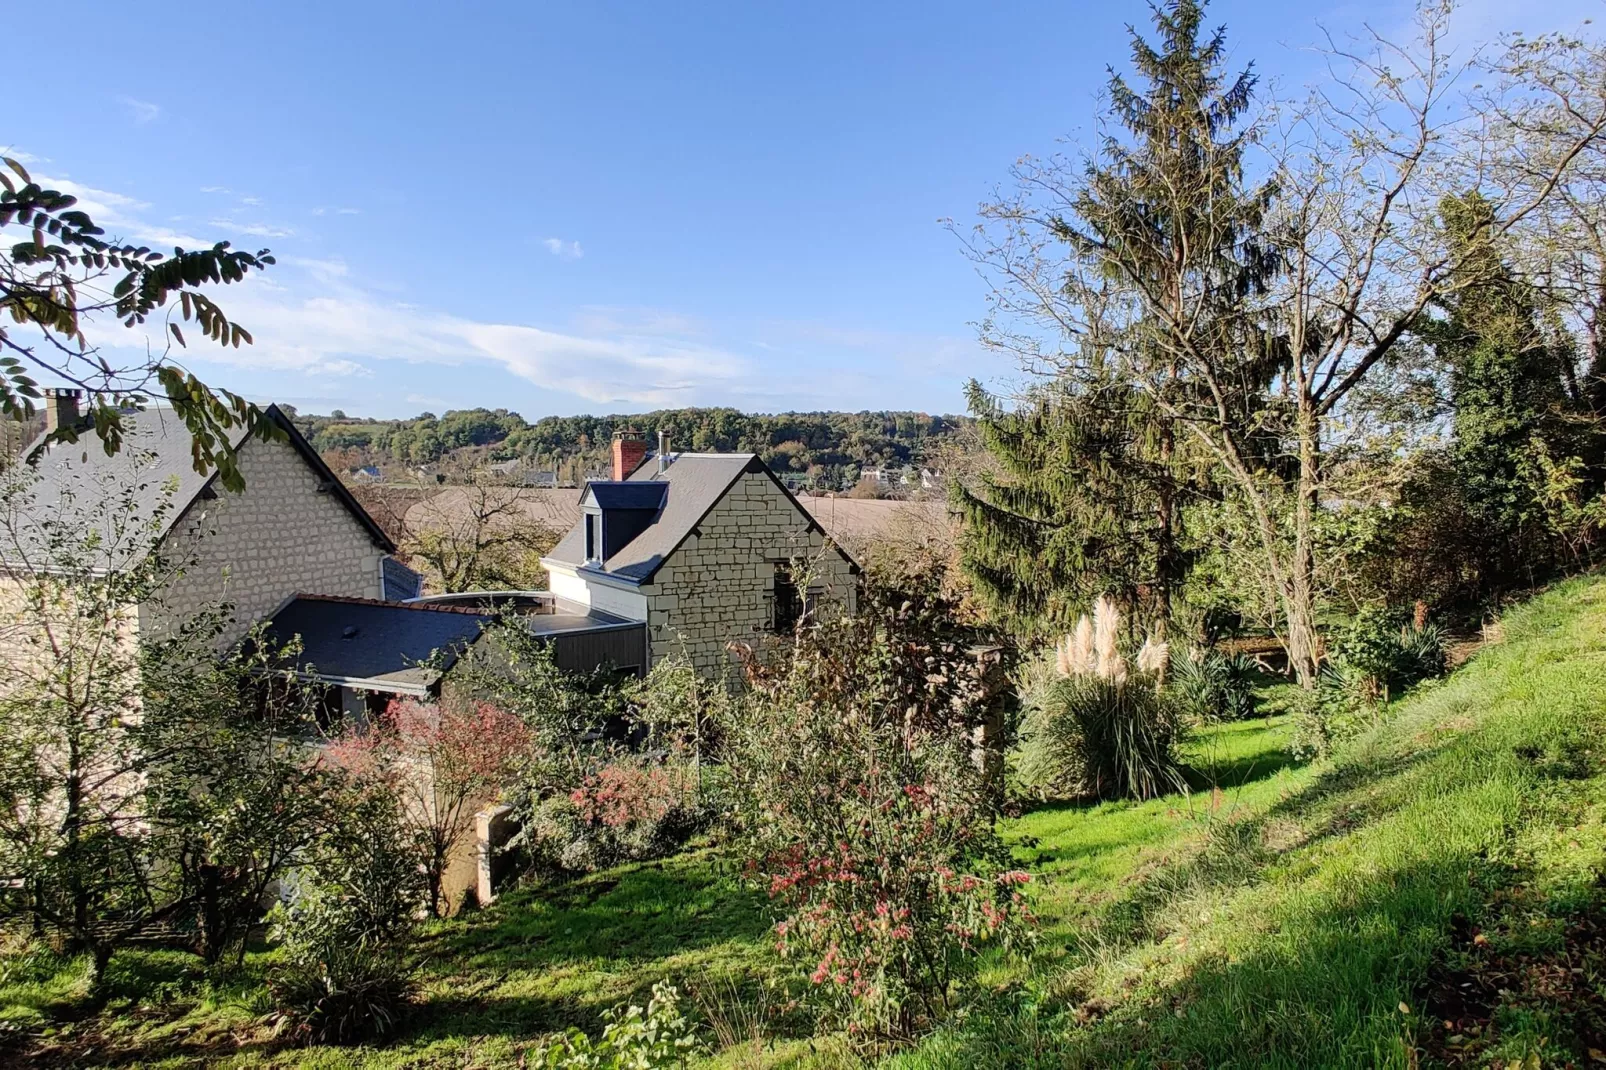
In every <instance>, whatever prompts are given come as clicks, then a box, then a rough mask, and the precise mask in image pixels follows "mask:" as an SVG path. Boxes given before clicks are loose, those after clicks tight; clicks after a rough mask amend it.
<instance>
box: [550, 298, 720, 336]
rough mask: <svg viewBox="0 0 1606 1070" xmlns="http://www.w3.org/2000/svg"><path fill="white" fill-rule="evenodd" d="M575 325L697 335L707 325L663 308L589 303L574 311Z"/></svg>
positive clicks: (595, 330)
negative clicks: (621, 306) (624, 306)
mask: <svg viewBox="0 0 1606 1070" xmlns="http://www.w3.org/2000/svg"><path fill="white" fill-rule="evenodd" d="M573 327H574V329H575V330H577V331H580V332H582V333H584V334H610V335H626V336H634V335H641V336H664V335H670V336H676V337H682V338H684V337H696V336H698V335H703V334H706V333H707V327H706V326H705V325H704V324H702V323H699V322H698V321H697V320H695V319H693V318H692V317H690V316H683V315H681V314H680V313H678V312H669V311H666V310H664V309H661V308H620V307H617V306H612V305H587V306H586V307H584V308H582V309H581V310H580V311H579V312H577V313H576V314H575V317H574V323H573Z"/></svg>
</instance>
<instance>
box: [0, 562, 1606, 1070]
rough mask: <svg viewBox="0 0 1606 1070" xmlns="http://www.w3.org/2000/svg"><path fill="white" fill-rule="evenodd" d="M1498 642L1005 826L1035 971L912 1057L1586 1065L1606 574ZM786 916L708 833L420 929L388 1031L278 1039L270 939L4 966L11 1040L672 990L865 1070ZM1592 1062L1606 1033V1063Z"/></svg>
mask: <svg viewBox="0 0 1606 1070" xmlns="http://www.w3.org/2000/svg"><path fill="white" fill-rule="evenodd" d="M1503 633H1504V635H1503V638H1502V639H1501V641H1499V642H1497V643H1495V644H1493V645H1491V646H1489V647H1487V648H1485V649H1484V650H1483V651H1481V652H1480V653H1479V654H1478V655H1477V656H1476V657H1474V658H1473V659H1472V660H1471V661H1470V662H1469V663H1468V664H1466V665H1465V666H1463V667H1462V668H1460V669H1459V670H1458V671H1457V672H1456V673H1455V674H1453V675H1452V676H1451V677H1450V678H1448V679H1447V680H1444V681H1442V682H1440V683H1438V684H1436V685H1432V686H1430V687H1427V688H1425V689H1423V690H1421V691H1419V692H1418V693H1416V694H1414V695H1413V696H1411V697H1409V698H1407V699H1406V700H1404V701H1402V702H1400V703H1397V704H1396V705H1395V706H1394V708H1393V709H1391V710H1389V711H1388V712H1387V713H1386V714H1385V715H1383V716H1382V717H1380V718H1379V723H1378V724H1377V725H1375V726H1374V727H1373V728H1372V729H1370V730H1369V731H1368V732H1367V733H1366V734H1364V735H1363V736H1362V737H1361V738H1359V739H1357V740H1355V741H1353V742H1351V743H1350V744H1348V745H1346V746H1345V747H1343V748H1342V749H1341V750H1340V751H1339V752H1338V753H1337V754H1336V755H1335V756H1334V757H1332V758H1330V759H1326V760H1323V761H1318V762H1313V763H1308V764H1299V763H1295V762H1293V761H1292V759H1291V758H1290V757H1289V754H1288V750H1287V747H1286V743H1287V739H1288V734H1289V731H1290V724H1289V720H1288V718H1287V716H1286V715H1279V716H1275V717H1272V718H1270V719H1267V720H1255V721H1250V722H1243V723H1237V724H1229V725H1223V726H1217V727H1214V728H1210V729H1207V730H1205V731H1203V732H1201V733H1200V734H1199V735H1198V736H1197V737H1196V739H1195V740H1194V742H1193V743H1192V744H1191V749H1190V760H1191V764H1192V765H1193V768H1194V790H1193V791H1192V792H1191V793H1189V794H1187V795H1176V796H1171V797H1168V798H1164V799H1159V800H1156V801H1153V802H1148V803H1143V804H1126V803H1106V804H1102V805H1099V806H1093V807H1086V806H1056V807H1046V808H1041V809H1037V810H1034V811H1030V812H1028V813H1025V814H1023V815H1022V816H1020V817H1018V818H1015V819H1012V820H1010V821H1009V822H1007V824H1006V828H1005V834H1006V836H1007V838H1008V839H1009V841H1010V842H1011V843H1012V844H1013V845H1014V849H1015V851H1016V853H1017V856H1018V857H1019V859H1020V860H1021V862H1022V863H1023V865H1024V866H1025V868H1027V869H1029V870H1031V871H1032V872H1033V873H1034V874H1035V875H1036V880H1035V882H1034V883H1035V886H1036V888H1037V891H1036V900H1035V907H1034V909H1035V911H1036V912H1037V914H1038V915H1039V918H1040V920H1041V924H1040V935H1039V940H1038V944H1037V948H1036V951H1035V952H1034V954H1033V956H1032V957H1031V959H1030V961H1028V962H1024V963H1022V962H1019V961H1006V960H997V961H992V962H989V963H988V964H987V972H986V980H987V982H988V989H987V995H986V996H985V997H984V998H983V999H981V1000H980V1001H979V1002H978V1003H977V1004H976V1005H975V1006H973V1007H971V1008H969V1009H968V1011H967V1012H966V1013H965V1015H963V1016H962V1017H961V1018H960V1019H959V1020H957V1021H955V1022H954V1023H952V1024H951V1025H950V1026H948V1027H947V1028H946V1029H945V1030H943V1031H941V1032H939V1033H938V1034H936V1035H934V1036H932V1037H930V1038H928V1039H927V1040H926V1041H925V1042H924V1043H923V1044H921V1045H920V1046H918V1047H917V1048H915V1049H913V1050H910V1051H905V1052H902V1053H897V1054H894V1055H891V1056H889V1057H887V1060H886V1061H887V1062H888V1063H889V1064H890V1065H893V1066H897V1067H905V1068H916V1067H921V1068H926V1067H931V1068H935V1067H965V1066H1034V1065H1042V1066H1049V1065H1052V1066H1108V1065H1134V1066H1149V1065H1154V1066H1161V1065H1169V1066H1180V1065H1186V1066H1222V1065H1238V1066H1243V1065H1257V1066H1260V1065H1264V1066H1287V1067H1303V1066H1317V1065H1326V1066H1379V1065H1381V1066H1401V1067H1404V1066H1415V1065H1422V1064H1446V1063H1449V1064H1457V1063H1469V1064H1474V1063H1486V1062H1493V1063H1495V1064H1496V1065H1502V1066H1504V1065H1508V1064H1509V1063H1511V1062H1512V1061H1513V1060H1515V1061H1517V1063H1518V1064H1519V1065H1527V1066H1539V1065H1544V1066H1550V1065H1567V1064H1568V1063H1569V1062H1571V1063H1574V1064H1577V1065H1587V1064H1588V1063H1589V1062H1590V1061H1591V1060H1592V1059H1599V1060H1606V1055H1597V1054H1595V1053H1596V1052H1599V1051H1600V1050H1602V1049H1606V1015H1603V1009H1606V998H1603V992H1606V988H1603V986H1606V954H1603V953H1606V938H1603V937H1602V936H1601V935H1600V934H1599V931H1598V929H1597V926H1598V925H1599V923H1600V918H1601V917H1602V913H1601V907H1602V894H1603V893H1602V887H1601V883H1600V874H1601V873H1602V871H1603V866H1606V853H1603V848H1606V837H1603V835H1602V833H1603V831H1606V828H1603V825H1606V765H1603V759H1606V750H1603V746H1606V734H1603V732H1602V728H1603V726H1606V581H1603V580H1599V579H1584V580H1578V581H1574V582H1571V583H1568V584H1564V585H1562V586H1560V587H1558V588H1556V589H1554V590H1552V591H1550V592H1548V593H1546V594H1544V595H1542V596H1540V597H1539V598H1537V599H1535V600H1534V601H1533V602H1531V603H1529V604H1527V605H1525V606H1522V607H1520V608H1518V609H1516V610H1514V611H1513V612H1512V613H1510V614H1509V615H1508V616H1507V618H1506V620H1505V621H1504V622H1503ZM767 945H768V936H767V922H766V917H765V913H764V904H763V903H762V902H761V901H760V900H759V899H757V898H755V897H754V896H753V895H751V894H750V893H747V892H744V891H743V890H742V889H741V888H740V887H739V886H738V885H737V884H736V883H735V882H734V881H733V880H732V879H731V878H730V877H729V875H728V874H726V873H725V872H724V870H723V869H722V866H721V860H720V857H719V856H718V855H717V853H716V852H714V851H712V850H711V849H704V850H701V851H698V852H693V853H688V854H685V855H681V856H679V857H676V858H673V859H670V860H667V861H664V862H661V863H655V864H649V865H637V866H629V867H623V868H619V869H615V870H611V871H608V872H604V873H599V874H596V875H594V876H592V877H589V878H587V879H585V880H581V881H577V882H575V883H573V884H569V885H566V886H564V887H562V888H559V889H556V890H547V891H544V892H539V891H535V890H526V891H521V892H518V893H516V894H513V895H510V896H507V897H505V898H504V899H503V900H502V901H501V902H500V903H498V904H497V905H496V906H495V907H493V908H491V909H489V910H486V911H484V912H481V913H479V914H476V915H472V916H470V917H468V918H466V919H464V920H460V921H452V922H446V923H440V924H437V925H434V926H432V927H431V929H430V930H429V933H428V936H427V938H426V940H425V942H424V945H423V963H422V967H421V973H422V977H423V991H422V997H421V1000H420V1002H419V1005H418V1006H417V1008H416V1010H415V1011H414V1012H413V1013H412V1014H411V1015H410V1016H409V1018H408V1020H407V1022H406V1023H405V1028H404V1030H403V1033H402V1035H401V1036H400V1037H399V1038H398V1039H397V1040H396V1041H395V1042H394V1043H393V1044H391V1045H389V1046H387V1047H385V1048H383V1049H349V1050H342V1049H327V1048H323V1049H287V1048H283V1047H281V1046H279V1045H278V1044H277V1042H276V1041H275V1040H274V1038H273V1036H272V1031H271V1028H270V1026H269V1024H268V1022H267V1015H268V1014H269V1012H270V1010H271V1006H270V1004H269V1001H268V999H267V996H266V992H265V989H264V986H263V977H264V975H265V971H266V970H267V968H268V966H269V964H270V962H271V957H272V953H271V952H269V951H253V952H252V953H251V954H250V955H248V956H247V958H246V961H245V964H244V966H243V967H242V968H241V969H240V970H239V971H238V972H236V973H234V974H233V975H231V976H227V977H225V978H222V979H217V980H213V979H209V978H208V977H207V976H206V975H205V974H204V972H203V971H201V970H200V969H199V967H198V966H197V965H196V962H195V960H194V959H193V958H192V957H191V956H188V955H185V954H182V953H177V952H165V951H138V950H136V951H132V952H128V953H126V954H122V955H120V956H119V957H118V958H117V959H116V960H114V962H113V965H112V985H111V998H110V999H109V1001H108V1002H107V1003H106V1004H105V1006H103V1007H100V1008H98V1009H92V1008H88V1007H86V1006H85V1005H84V1004H83V990H82V986H83V977H84V971H83V964H82V963H81V962H78V961H74V960H71V959H62V958H60V957H57V956H55V955H52V954H49V953H48V952H42V951H35V952H32V953H24V952H22V951H16V952H13V953H12V954H10V955H9V956H8V957H5V958H3V959H0V1020H3V1022H4V1025H3V1026H0V1028H3V1029H4V1032H0V1038H3V1039H0V1043H6V1044H8V1045H9V1046H8V1047H6V1048H0V1058H3V1057H5V1056H7V1055H9V1056H11V1057H13V1058H18V1057H22V1056H23V1053H24V1052H27V1053H28V1055H29V1056H30V1057H31V1058H32V1059H33V1060H34V1061H35V1062H37V1063H38V1064H41V1065H47V1064H49V1063H52V1062H55V1063H63V1064H65V1063H72V1064H74V1065H80V1066H93V1065H134V1064H138V1065H145V1066H163V1065H167V1066H187V1065H198V1064H207V1065H211V1064H221V1065H229V1066H308V1067H314V1066H315V1067H347V1066H352V1067H356V1066H363V1067H403V1066H420V1067H423V1066H428V1067H447V1066H452V1067H464V1066H498V1065H508V1066H513V1065H518V1064H519V1061H520V1053H521V1052H522V1051H523V1050H524V1049H526V1048H528V1047H529V1046H530V1044H531V1042H532V1038H534V1037H535V1036H538V1035H539V1034H541V1033H543V1032H548V1031H551V1030H555V1029H558V1028H561V1027H563V1026H566V1025H571V1024H572V1025H579V1026H581V1027H582V1028H588V1029H592V1028H595V1027H596V1025H597V1023H598V1021H599V1016H600V1014H601V1012H602V1011H603V1010H604V1009H606V1008H608V1007H610V1006H612V1005H614V1004H616V1003H618V1002H619V1001H621V1000H626V999H631V998H640V997H642V996H643V995H644V994H645V992H646V991H647V989H649V988H650V986H651V985H652V983H653V982H654V981H657V980H659V979H661V978H664V977H669V978H673V979H675V980H677V981H678V982H679V983H680V984H681V985H682V986H683V987H684V988H686V989H687V990H688V991H690V992H692V993H693V994H694V995H695V996H696V997H697V1000H696V1003H697V1004H698V1005H699V1006H698V1013H700V1014H702V1015H704V1016H705V1017H707V1018H709V1019H711V1020H712V1021H713V1022H714V1023H715V1024H716V1025H717V1026H718V1029H717V1030H714V1031H711V1037H715V1036H717V1037H718V1038H719V1039H720V1040H722V1041H723V1042H724V1045H725V1048H724V1050H723V1051H722V1052H720V1053H719V1054H718V1055H717V1056H716V1057H715V1062H716V1063H717V1064H719V1065H726V1066H750V1065H811V1066H831V1065H844V1064H851V1063H853V1062H854V1061H855V1059H854V1057H853V1056H852V1055H851V1054H850V1053H848V1052H847V1051H846V1049H845V1046H844V1045H843V1044H842V1043H841V1042H840V1040H839V1038H832V1037H814V1038H811V1037H809V1036H808V1035H807V1029H806V1023H804V1022H802V1021H801V1020H800V1019H799V1018H798V1016H797V1015H796V1014H794V1013H789V1012H788V1009H787V1008H786V1007H785V1006H784V1005H783V1004H782V1002H781V1001H780V999H779V998H778V997H774V996H771V995H769V994H768V993H770V992H772V991H774V990H773V989H771V988H768V987H766V985H765V984H764V980H765V978H766V977H767V976H768V973H767V971H769V970H771V969H772V968H773V963H772V956H771V955H770V954H769V951H768V946H767ZM1592 1049H1593V1050H1592Z"/></svg>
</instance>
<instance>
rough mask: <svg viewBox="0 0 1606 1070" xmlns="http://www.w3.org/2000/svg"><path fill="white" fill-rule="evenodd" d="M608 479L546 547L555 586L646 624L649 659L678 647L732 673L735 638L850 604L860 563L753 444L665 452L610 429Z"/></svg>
mask: <svg viewBox="0 0 1606 1070" xmlns="http://www.w3.org/2000/svg"><path fill="white" fill-rule="evenodd" d="M612 476H613V478H612V479H609V480H592V481H590V482H588V483H587V484H586V486H585V488H584V490H583V492H582V494H581V501H580V509H581V516H580V522H579V523H578V524H576V525H575V526H574V528H573V529H572V530H570V532H569V533H568V534H567V535H566V536H565V537H564V538H563V539H562V540H561V541H560V542H559V543H558V544H557V546H556V547H554V548H553V550H552V552H551V553H550V554H549V555H548V556H547V557H545V558H543V559H542V564H543V565H545V566H546V568H547V571H548V574H549V577H550V581H549V582H550V587H551V589H552V593H553V594H554V595H556V596H558V597H561V598H563V599H566V600H568V601H570V602H573V603H575V604H577V605H581V606H585V607H587V608H590V609H595V610H600V611H603V612H606V613H608V614H611V615H613V616H615V617H618V618H621V619H624V620H631V621H639V622H643V623H645V624H646V629H645V634H644V642H645V644H646V650H645V651H644V663H645V664H646V665H647V666H649V667H650V666H651V665H652V664H653V663H655V662H657V661H658V660H660V659H661V658H663V657H665V656H667V655H668V654H670V653H671V652H674V651H682V652H684V653H685V654H686V655H687V656H688V657H689V658H690V659H691V661H692V663H693V664H695V665H696V666H697V668H698V669H699V670H700V671H701V672H703V673H704V674H706V675H708V676H710V677H715V678H718V677H724V678H726V679H731V678H733V676H734V673H735V661H734V659H733V658H732V657H731V656H730V654H729V652H728V650H727V644H728V643H730V642H732V641H749V642H750V641H753V640H755V639H757V638H759V637H761V636H763V635H765V634H785V633H789V632H790V631H791V630H792V628H793V626H794V625H795V624H796V623H797V621H798V619H799V617H800V616H803V615H808V614H813V613H816V612H826V611H846V612H848V613H852V612H854V610H855V599H856V591H857V578H856V577H857V574H858V571H859V570H858V566H857V565H856V564H854V562H853V560H852V558H850V557H849V556H848V555H847V553H846V552H845V551H843V550H842V549H841V547H839V546H837V545H836V544H835V543H834V542H833V541H832V540H831V539H830V538H829V537H828V536H827V535H826V532H825V529H824V528H823V527H821V526H820V524H819V522H818V521H816V520H815V519H814V517H813V516H811V515H810V514H809V512H808V511H807V510H805V509H804V508H803V507H802V506H801V505H800V504H798V501H797V499H796V498H794V497H792V495H791V493H790V492H789V491H788V490H787V489H786V488H785V487H784V486H782V485H781V482H780V481H779V480H778V479H777V478H776V477H775V475H774V474H773V473H771V472H770V470H769V468H768V467H767V466H766V465H765V464H764V462H763V461H761V460H760V459H759V457H758V455H757V454H752V453H672V452H670V451H669V449H668V443H667V441H666V440H664V438H663V437H662V436H660V441H659V449H658V452H657V453H656V454H655V455H649V453H648V451H647V448H646V441H645V438H644V437H643V436H642V435H641V434H639V433H637V432H631V431H625V432H620V433H618V434H616V435H615V436H614V442H613V472H612Z"/></svg>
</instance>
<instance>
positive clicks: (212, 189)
mask: <svg viewBox="0 0 1606 1070" xmlns="http://www.w3.org/2000/svg"><path fill="white" fill-rule="evenodd" d="M201 192H202V193H233V192H234V191H233V190H231V189H229V187H227V186H202V187H201Z"/></svg>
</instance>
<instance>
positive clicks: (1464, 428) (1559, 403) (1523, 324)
mask: <svg viewBox="0 0 1606 1070" xmlns="http://www.w3.org/2000/svg"><path fill="white" fill-rule="evenodd" d="M1440 211H1441V215H1442V217H1443V224H1444V230H1445V237H1446V240H1447V243H1448V245H1449V248H1450V251H1451V253H1452V255H1453V256H1454V258H1455V261H1456V265H1457V270H1456V276H1457V277H1456V280H1455V281H1456V288H1455V289H1454V290H1452V291H1450V292H1449V293H1447V294H1446V295H1445V296H1444V297H1443V298H1441V299H1440V300H1439V301H1437V302H1436V305H1437V306H1438V308H1439V310H1440V311H1441V312H1442V313H1443V315H1442V316H1441V317H1432V318H1425V319H1424V321H1423V322H1422V324H1421V325H1420V327H1419V330H1418V333H1419V334H1420V335H1421V336H1423V337H1424V338H1426V339H1427V340H1428V341H1429V342H1430V343H1431V344H1432V346H1433V348H1434V351H1435V353H1436V354H1437V356H1438V358H1439V360H1440V361H1441V362H1442V364H1443V366H1444V369H1445V372H1446V376H1447V381H1448V386H1449V400H1450V406H1451V411H1452V414H1453V418H1452V424H1451V427H1452V432H1453V436H1452V445H1451V458H1452V461H1453V463H1454V467H1455V472H1456V476H1457V479H1458V482H1459V484H1460V490H1461V494H1462V496H1463V498H1464V500H1465V502H1466V508H1467V513H1468V515H1469V517H1470V518H1471V519H1472V521H1473V522H1474V525H1475V527H1476V533H1477V536H1478V539H1479V541H1480V542H1481V543H1482V544H1483V545H1484V546H1485V548H1486V550H1485V554H1484V568H1485V570H1486V575H1487V576H1488V578H1489V579H1491V580H1493V581H1494V582H1495V583H1496V584H1497V585H1501V586H1507V585H1510V584H1512V583H1522V582H1529V581H1531V580H1532V579H1533V578H1534V575H1535V573H1536V572H1538V573H1542V572H1543V571H1544V570H1545V567H1546V565H1547V563H1548V562H1547V558H1549V557H1550V555H1551V551H1552V550H1553V549H1554V547H1551V546H1549V545H1548V542H1549V540H1548V538H1547V534H1546V531H1545V526H1544V509H1543V506H1542V504H1541V502H1540V487H1539V483H1540V482H1541V480H1542V472H1541V467H1540V464H1539V457H1540V456H1541V455H1543V456H1544V457H1545V458H1547V459H1556V460H1561V459H1566V458H1577V459H1578V462H1579V464H1580V465H1581V466H1582V467H1583V468H1584V470H1585V471H1586V473H1588V474H1589V476H1590V477H1591V478H1590V480H1589V484H1590V485H1589V486H1588V487H1587V488H1586V491H1585V493H1586V496H1587V495H1590V494H1593V493H1594V492H1596V491H1598V490H1599V477H1600V474H1601V473H1600V461H1601V441H1600V433H1599V430H1598V421H1597V420H1596V419H1595V418H1594V416H1593V413H1592V412H1591V411H1590V408H1591V407H1590V404H1589V401H1588V400H1587V399H1586V398H1585V397H1583V396H1582V392H1581V390H1580V389H1579V387H1578V384H1577V371H1576V368H1575V366H1574V363H1575V359H1576V358H1575V356H1574V354H1573V352H1572V350H1571V347H1570V346H1569V345H1567V344H1566V342H1565V341H1564V340H1563V339H1562V335H1561V332H1559V331H1555V330H1547V329H1546V327H1545V324H1544V320H1543V316H1542V312H1541V309H1540V307H1539V301H1538V296H1537V294H1536V293H1535V292H1534V291H1533V289H1532V288H1531V287H1530V286H1528V285H1527V284H1526V283H1525V282H1523V281H1522V280H1520V279H1519V278H1517V276H1516V273H1515V272H1514V271H1513V270H1512V269H1511V266H1510V265H1509V264H1508V263H1507V262H1506V260H1505V259H1504V257H1503V256H1502V253H1501V250H1500V248H1499V246H1498V244H1497V243H1496V242H1495V240H1494V239H1493V237H1492V231H1493V226H1494V222H1495V215H1494V209H1493V206H1492V205H1491V204H1490V203H1489V201H1488V200H1487V199H1486V198H1484V197H1482V196H1479V195H1477V194H1470V195H1467V196H1464V197H1456V198H1447V199H1446V200H1445V201H1444V202H1443V203H1442V205H1441V206H1440Z"/></svg>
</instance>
